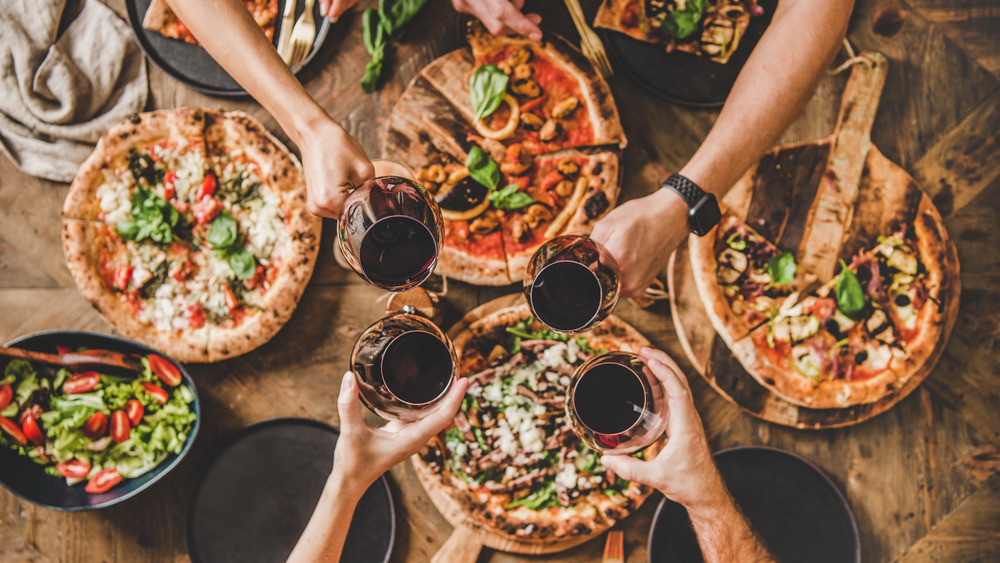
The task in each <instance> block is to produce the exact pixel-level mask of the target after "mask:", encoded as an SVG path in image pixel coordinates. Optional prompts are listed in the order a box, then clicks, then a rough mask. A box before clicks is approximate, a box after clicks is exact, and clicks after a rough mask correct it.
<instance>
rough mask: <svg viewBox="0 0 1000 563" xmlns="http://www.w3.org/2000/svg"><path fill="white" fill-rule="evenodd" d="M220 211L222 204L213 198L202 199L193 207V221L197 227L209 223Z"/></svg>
mask: <svg viewBox="0 0 1000 563" xmlns="http://www.w3.org/2000/svg"><path fill="white" fill-rule="evenodd" d="M220 211H222V204H221V203H219V200H217V199H215V198H214V197H211V196H208V197H203V198H201V200H200V201H199V202H198V203H196V204H195V205H194V220H195V222H196V223H197V224H199V225H207V224H208V223H211V222H212V220H213V219H215V218H216V216H218V215H219V212H220Z"/></svg>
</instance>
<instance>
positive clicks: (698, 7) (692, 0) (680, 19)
mask: <svg viewBox="0 0 1000 563" xmlns="http://www.w3.org/2000/svg"><path fill="white" fill-rule="evenodd" d="M704 14H705V0H687V2H686V3H685V5H684V9H683V10H673V11H670V12H667V13H666V15H665V17H664V18H663V23H662V24H661V25H660V31H661V32H666V33H667V35H669V36H670V37H673V38H675V39H684V38H686V37H688V36H689V35H691V34H692V33H694V32H695V31H697V30H698V24H699V23H701V18H702V16H703V15H704Z"/></svg>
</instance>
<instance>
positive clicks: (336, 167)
mask: <svg viewBox="0 0 1000 563" xmlns="http://www.w3.org/2000/svg"><path fill="white" fill-rule="evenodd" d="M293 140H294V141H295V144H296V145H298V147H299V150H300V151H302V167H303V170H304V172H305V176H306V190H307V192H308V193H307V201H306V205H307V206H308V209H309V212H310V213H313V214H314V215H319V216H320V217H329V218H331V219H336V218H337V217H338V216H339V214H340V208H341V207H342V206H343V204H344V200H345V199H347V196H348V194H350V192H351V190H352V189H353V188H356V187H358V186H360V185H361V184H363V183H365V182H366V181H368V180H371V179H372V178H374V177H375V169H374V167H373V166H372V163H371V161H370V160H369V159H368V155H366V154H365V150H364V149H363V148H361V145H360V144H358V142H357V141H356V140H355V139H354V137H352V136H351V135H350V133H348V132H347V131H345V130H344V129H343V127H341V126H340V125H338V124H337V122H336V121H334V120H333V119H330V118H329V117H324V118H321V119H319V120H317V122H316V123H313V124H310V125H309V126H308V127H306V128H305V129H304V131H303V132H302V133H300V134H298V135H296V136H293Z"/></svg>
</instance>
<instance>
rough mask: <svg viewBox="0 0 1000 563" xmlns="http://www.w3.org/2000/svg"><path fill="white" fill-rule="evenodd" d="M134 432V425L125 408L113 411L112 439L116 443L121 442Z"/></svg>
mask: <svg viewBox="0 0 1000 563" xmlns="http://www.w3.org/2000/svg"><path fill="white" fill-rule="evenodd" d="M131 433H132V425H131V424H129V421H128V415H127V414H125V411H123V410H117V411H115V412H113V413H111V439H112V440H114V441H115V443H116V444H121V443H122V442H124V441H125V440H128V435H129V434H131Z"/></svg>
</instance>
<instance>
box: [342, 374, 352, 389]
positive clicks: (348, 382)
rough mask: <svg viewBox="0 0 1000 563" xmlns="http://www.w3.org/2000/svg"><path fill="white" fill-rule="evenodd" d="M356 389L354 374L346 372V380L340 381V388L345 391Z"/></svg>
mask: <svg viewBox="0 0 1000 563" xmlns="http://www.w3.org/2000/svg"><path fill="white" fill-rule="evenodd" d="M352 387H354V373H353V372H350V371H345V372H344V378H343V379H341V380H340V388H341V389H344V390H349V389H351V388H352Z"/></svg>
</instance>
